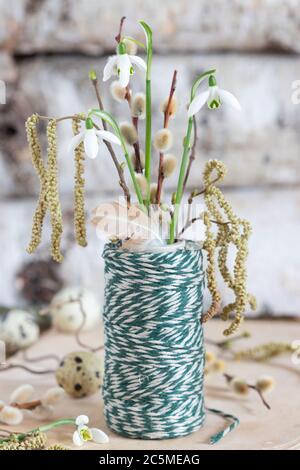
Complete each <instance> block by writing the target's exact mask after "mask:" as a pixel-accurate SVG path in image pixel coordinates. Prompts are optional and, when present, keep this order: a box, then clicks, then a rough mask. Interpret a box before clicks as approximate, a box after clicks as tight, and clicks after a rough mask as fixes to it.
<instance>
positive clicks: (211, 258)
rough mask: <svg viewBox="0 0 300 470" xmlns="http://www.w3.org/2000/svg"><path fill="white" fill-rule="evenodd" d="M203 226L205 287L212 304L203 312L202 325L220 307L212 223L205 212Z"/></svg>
mask: <svg viewBox="0 0 300 470" xmlns="http://www.w3.org/2000/svg"><path fill="white" fill-rule="evenodd" d="M204 224H205V226H206V232H205V242H204V244H203V248H204V250H206V252H207V268H206V278H207V287H208V290H209V292H210V295H211V299H212V302H211V306H210V307H209V309H208V310H207V312H205V314H204V315H203V320H202V321H203V323H205V322H207V321H208V320H209V319H210V318H212V317H213V316H215V315H216V314H217V313H218V312H219V310H220V306H221V296H220V293H219V291H218V287H217V281H216V272H215V251H216V240H215V238H214V235H213V233H212V230H211V226H212V223H211V221H210V219H209V215H208V213H207V212H205V214H204Z"/></svg>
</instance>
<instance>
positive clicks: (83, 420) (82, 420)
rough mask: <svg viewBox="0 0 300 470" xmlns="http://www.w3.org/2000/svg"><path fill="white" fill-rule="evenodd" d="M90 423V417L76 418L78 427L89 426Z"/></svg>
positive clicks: (80, 416)
mask: <svg viewBox="0 0 300 470" xmlns="http://www.w3.org/2000/svg"><path fill="white" fill-rule="evenodd" d="M88 422H89V417H88V416H86V415H79V416H77V418H76V421H75V424H76V426H82V425H85V424H88Z"/></svg>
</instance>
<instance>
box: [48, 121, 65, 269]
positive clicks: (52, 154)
mask: <svg viewBox="0 0 300 470" xmlns="http://www.w3.org/2000/svg"><path fill="white" fill-rule="evenodd" d="M56 130H57V123H56V120H55V119H51V120H50V121H49V122H48V125H47V139H48V150H47V153H48V172H47V201H48V204H49V210H50V218H51V226H52V234H51V255H52V258H53V259H54V260H55V261H57V262H61V261H62V260H63V256H62V254H61V252H60V242H61V235H62V232H63V226H62V213H61V206H60V201H59V193H58V167H57V135H56Z"/></svg>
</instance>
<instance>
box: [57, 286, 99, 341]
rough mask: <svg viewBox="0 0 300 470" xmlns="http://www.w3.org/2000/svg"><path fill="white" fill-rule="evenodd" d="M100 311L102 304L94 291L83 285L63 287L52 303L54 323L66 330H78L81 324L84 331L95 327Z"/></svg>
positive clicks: (59, 328) (58, 327) (60, 328)
mask: <svg viewBox="0 0 300 470" xmlns="http://www.w3.org/2000/svg"><path fill="white" fill-rule="evenodd" d="M100 311H101V304H100V302H99V301H98V299H97V298H96V296H95V295H94V294H93V292H91V291H89V290H88V289H85V288H81V287H67V288H65V289H62V290H61V291H60V292H58V293H57V294H56V295H55V296H54V297H53V299H52V301H51V304H50V314H51V315H52V320H53V325H54V326H55V327H56V328H57V329H58V330H60V331H64V332H74V331H77V330H78V329H79V328H80V327H81V325H83V327H82V330H83V331H84V330H89V329H91V328H93V327H94V326H95V324H96V323H97V321H98V320H99V318H100ZM83 321H84V324H83Z"/></svg>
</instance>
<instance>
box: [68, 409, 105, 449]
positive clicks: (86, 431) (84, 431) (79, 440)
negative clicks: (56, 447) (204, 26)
mask: <svg viewBox="0 0 300 470" xmlns="http://www.w3.org/2000/svg"><path fill="white" fill-rule="evenodd" d="M88 422H89V418H88V417H87V416H85V415H80V416H77V418H76V421H75V424H76V426H77V430H76V431H75V432H74V434H73V443H74V444H75V445H76V446H79V447H80V446H82V445H83V444H84V443H85V442H87V441H93V442H96V443H97V444H106V443H107V442H108V441H109V439H108V436H107V435H106V434H105V433H104V432H103V431H100V429H97V428H89V427H88V426H87V424H88Z"/></svg>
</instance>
